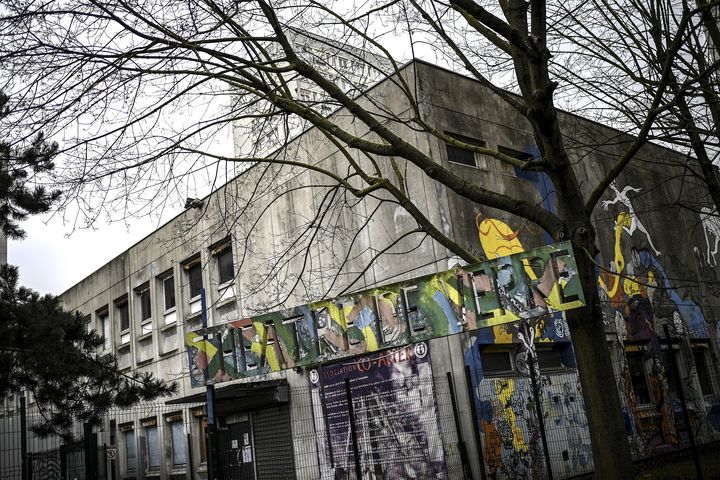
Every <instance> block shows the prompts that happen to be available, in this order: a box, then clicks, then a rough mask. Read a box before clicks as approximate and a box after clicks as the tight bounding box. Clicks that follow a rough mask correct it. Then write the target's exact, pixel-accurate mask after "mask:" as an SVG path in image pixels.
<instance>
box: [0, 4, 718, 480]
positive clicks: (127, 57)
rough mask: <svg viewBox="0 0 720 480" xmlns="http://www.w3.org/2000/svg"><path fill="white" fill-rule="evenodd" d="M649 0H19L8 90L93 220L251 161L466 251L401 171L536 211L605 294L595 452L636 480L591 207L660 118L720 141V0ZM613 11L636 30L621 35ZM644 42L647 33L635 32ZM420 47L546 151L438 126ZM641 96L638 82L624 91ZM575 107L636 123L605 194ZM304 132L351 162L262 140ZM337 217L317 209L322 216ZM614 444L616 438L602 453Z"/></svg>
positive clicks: (318, 221) (7, 9)
mask: <svg viewBox="0 0 720 480" xmlns="http://www.w3.org/2000/svg"><path fill="white" fill-rule="evenodd" d="M651 3H652V5H650V6H648V4H646V2H635V1H632V0H629V1H627V2H619V1H618V3H614V2H609V1H601V0H597V1H596V2H592V4H591V5H590V4H587V2H571V3H568V2H551V3H548V2H545V1H543V0H529V1H525V0H507V1H502V2H497V3H496V2H491V1H475V0H451V1H449V2H441V1H430V0H401V1H397V0H391V1H384V0H379V1H371V2H365V3H362V4H361V5H357V4H348V3H345V2H332V1H315V0H290V1H282V2H281V1H278V2H272V1H267V0H259V1H247V2H234V1H213V0H208V1H191V2H175V1H169V2H168V1H162V2H158V1H144V2H135V1H119V2H110V3H108V2H97V1H94V0H58V1H52V0H50V1H44V2H34V1H27V2H15V1H4V2H1V3H0V5H1V6H0V11H1V12H2V24H1V26H0V45H1V46H0V62H1V65H2V69H3V71H2V85H0V86H1V87H2V88H3V89H4V90H6V91H7V92H8V93H10V94H11V96H12V98H16V99H18V100H17V102H16V104H15V105H14V108H13V109H12V111H11V112H10V115H9V117H8V118H9V119H10V120H12V124H11V125H12V128H20V127H22V128H23V130H22V131H25V132H29V133H28V134H33V133H34V132H37V131H40V130H43V131H45V132H46V133H47V134H48V136H49V137H51V138H57V139H58V140H60V142H61V145H62V146H61V151H60V154H61V155H62V158H63V161H62V163H61V164H59V165H58V168H59V169H60V171H59V172H58V173H59V175H60V178H62V179H63V184H62V186H63V187H64V191H65V197H64V198H65V202H66V207H72V209H74V210H73V211H75V212H78V213H79V215H80V218H81V219H82V220H81V223H87V224H91V223H92V222H94V221H96V219H98V218H101V217H102V216H104V215H108V216H112V215H117V214H120V215H130V214H146V213H148V212H150V211H154V210H157V209H161V208H163V206H164V205H165V202H166V200H167V199H168V198H169V197H172V196H173V195H178V196H183V195H184V194H185V192H187V191H188V184H192V182H197V181H198V178H204V179H205V180H204V181H205V182H207V183H211V184H212V183H213V182H214V181H215V179H216V178H218V176H220V177H222V176H230V175H232V174H233V173H234V172H236V171H239V170H242V169H243V168H245V166H247V165H256V166H257V168H260V169H265V170H263V171H268V172H272V171H273V170H272V168H270V167H268V166H267V165H270V166H277V165H285V166H288V167H293V168H300V169H306V170H309V171H311V172H312V173H313V175H316V176H317V177H318V178H322V179H323V181H324V182H326V185H327V186H328V187H329V190H328V192H329V193H327V195H326V196H325V200H323V202H326V203H324V204H327V205H330V204H333V203H334V202H335V201H336V198H335V197H334V195H336V192H339V191H341V192H343V195H348V196H349V197H351V198H355V199H373V198H375V199H377V198H382V199H383V201H392V202H395V203H396V204H397V205H399V206H401V207H402V208H403V209H404V211H405V212H406V213H407V214H408V215H409V216H410V217H411V218H412V219H413V221H414V222H415V223H416V225H417V227H416V229H413V232H414V231H415V230H416V231H417V232H421V233H423V234H424V235H427V236H429V237H430V238H431V239H432V240H434V241H435V242H437V243H438V244H439V245H442V246H443V247H444V248H446V249H447V250H448V251H449V252H451V253H452V254H453V255H456V256H458V257H461V258H462V259H464V260H466V261H468V262H472V261H476V260H478V258H479V256H478V254H477V253H475V252H472V251H470V250H469V249H467V248H466V247H464V244H463V242H462V241H461V240H460V239H457V238H454V237H453V236H452V235H451V234H448V233H447V232H446V231H445V230H444V229H443V228H442V226H441V225H439V224H437V222H436V221H434V220H433V219H431V218H430V217H429V216H428V215H427V214H426V212H423V211H422V209H421V208H418V206H417V204H416V202H415V201H414V199H413V197H412V196H411V195H409V194H408V190H407V185H406V183H405V182H404V181H403V169H402V167H403V166H404V165H410V166H412V168H414V169H416V170H417V171H418V172H420V173H421V174H422V175H423V176H424V177H425V178H427V179H429V180H432V181H434V182H437V183H438V184H440V185H442V186H443V187H444V188H446V189H447V190H449V191H452V192H454V193H455V194H457V195H459V196H460V197H462V198H464V199H466V200H467V201H470V202H475V203H477V204H481V205H485V206H488V207H492V208H495V209H498V210H501V211H505V212H508V213H511V214H513V215H516V216H518V217H521V218H523V219H525V220H527V221H528V222H531V223H533V224H535V225H538V226H540V227H542V229H544V230H545V231H546V232H548V233H549V235H550V236H551V237H552V238H553V239H555V240H560V239H565V240H567V239H569V240H571V241H572V242H573V245H574V247H575V250H576V251H577V252H583V255H579V256H578V257H579V259H578V268H579V273H580V276H581V278H582V279H583V284H584V287H585V293H586V299H587V300H588V304H589V307H587V308H585V309H583V310H581V311H577V312H573V313H571V314H569V315H568V322H569V325H570V329H571V334H572V337H573V341H574V343H575V346H576V349H575V352H576V355H577V358H578V368H579V372H580V378H581V381H582V386H583V389H584V392H585V398H586V407H587V412H588V419H589V422H590V427H591V437H592V441H593V447H594V448H593V452H594V462H595V466H596V469H597V474H598V475H599V476H600V477H601V478H629V477H630V476H631V463H630V457H629V449H627V448H622V447H621V446H622V445H624V444H626V441H627V440H626V438H625V428H624V424H623V420H622V415H621V408H620V402H619V398H618V395H617V394H616V392H615V391H614V390H613V389H608V388H606V386H607V385H612V384H614V380H613V369H612V366H611V362H610V357H609V353H608V349H607V345H606V344H605V337H604V333H603V332H604V326H603V321H602V314H601V311H600V302H599V299H598V294H597V290H596V274H595V265H594V264H593V262H592V256H593V255H594V254H595V252H596V251H597V247H596V233H595V229H594V227H593V225H592V223H591V215H592V212H593V209H594V208H595V206H596V205H597V203H598V201H599V200H600V198H601V196H602V194H603V193H604V192H605V190H606V189H607V188H608V186H609V185H610V184H611V182H612V181H613V180H614V179H615V178H616V177H617V176H618V175H619V174H620V173H621V172H622V171H623V169H624V168H626V166H627V165H628V164H629V162H631V161H632V159H633V158H634V157H635V156H636V155H637V153H638V152H639V151H640V149H641V148H642V147H643V146H644V145H645V144H646V143H647V142H649V141H650V140H653V139H658V138H663V139H666V140H668V141H671V140H670V136H669V134H668V135H667V136H664V134H663V133H662V132H664V131H665V130H663V129H665V128H671V127H672V128H675V127H676V126H677V125H678V124H682V126H683V127H684V128H685V132H687V135H681V138H682V140H676V139H677V138H679V137H673V140H672V141H682V142H687V144H688V145H692V144H694V140H693V136H692V135H691V133H692V134H699V135H701V138H702V136H703V135H705V136H706V135H709V134H710V130H711V126H712V125H709V124H708V123H707V122H705V121H698V116H697V115H693V114H692V113H693V112H696V111H698V109H699V108H702V107H699V106H697V105H696V103H695V99H696V98H703V99H704V100H703V102H704V103H703V104H704V105H705V106H706V108H708V109H709V108H710V105H711V102H710V101H708V100H707V98H706V97H705V96H706V95H707V94H706V90H707V82H710V81H711V79H714V75H715V74H714V68H715V61H714V60H712V59H711V58H706V57H704V56H702V55H700V56H690V55H691V54H690V53H688V52H690V50H692V49H693V48H694V47H695V46H697V45H699V44H701V43H702V42H703V40H702V38H703V35H704V34H703V30H702V22H706V23H707V19H706V17H707V16H708V15H712V11H711V8H710V5H708V4H706V3H702V4H701V5H699V6H690V5H687V4H685V3H681V2H659V1H658V2H651ZM675 3H677V6H676V5H675ZM654 9H655V10H654ZM636 20H637V21H636ZM608 24H613V25H614V26H620V27H621V28H623V29H624V30H622V31H619V32H618V31H610V30H608ZM300 33H302V34H304V35H316V36H317V37H316V40H317V41H318V42H320V43H323V44H324V46H325V49H319V50H317V49H316V50H313V49H307V48H300V47H298V44H297V42H296V41H295V40H294V39H295V37H296V36H297V35H298V34H300ZM633 36H635V37H638V38H642V39H643V42H644V43H642V44H639V45H636V44H633V45H629V43H632V42H633V41H632V40H630V38H632V37H633ZM323 39H328V40H323ZM629 47H632V48H629ZM327 51H330V52H333V51H335V52H338V51H342V52H345V53H346V57H347V58H346V61H347V62H351V63H353V64H355V67H356V68H355V71H361V72H362V74H361V75H359V76H358V75H350V74H348V73H347V70H346V69H345V66H343V65H338V64H335V63H334V62H333V61H331V60H330V57H329V56H326V53H324V52H327ZM363 51H370V52H372V55H371V56H367V55H364V54H362V53H360V52H363ZM703 52H704V50H703ZM410 54H411V55H417V56H425V57H427V56H432V57H433V60H434V61H436V62H438V63H441V64H443V65H445V66H449V67H451V68H453V69H455V70H458V71H462V72H463V73H465V74H466V75H469V76H470V77H472V78H473V79H474V80H476V81H477V82H479V83H480V85H482V87H483V88H485V89H487V90H488V91H490V92H492V93H493V94H494V95H495V96H497V98H499V99H500V100H501V101H502V102H504V103H505V104H506V105H508V106H509V107H510V108H512V109H513V110H514V111H515V112H516V113H517V114H519V115H521V116H522V117H523V118H524V119H525V120H526V121H527V123H528V125H529V126H530V129H531V131H532V136H533V137H534V143H535V145H536V146H537V148H538V151H539V155H537V156H535V157H534V158H527V159H517V158H515V157H513V156H510V155H507V154H505V153H502V152H500V151H497V150H495V149H491V148H486V147H483V146H479V145H476V144H470V143H467V142H464V141H463V140H461V139H458V138H454V137H451V136H449V135H447V134H446V133H445V132H444V131H441V130H439V129H437V128H436V127H435V126H434V125H432V124H431V123H429V122H428V121H427V119H426V118H425V117H424V116H423V115H422V102H421V99H420V98H418V96H417V89H416V85H415V84H414V83H413V82H412V81H411V79H409V78H408V77H407V76H405V75H403V74H402V72H400V61H399V60H395V58H400V57H402V56H403V55H410ZM381 58H384V59H387V60H384V61H380V60H379V59H381ZM691 58H692V61H691V60H690V59H691ZM702 62H705V63H702ZM578 67H580V68H579V69H578ZM578 71H582V72H584V73H587V75H583V73H578ZM398 72H400V73H398ZM294 79H302V81H303V82H305V83H307V84H310V85H312V91H313V92H316V93H318V95H307V94H304V93H302V92H300V91H298V90H296V89H295V88H293V87H292V82H293V80H294ZM378 79H387V80H388V81H390V82H392V84H393V85H394V88H396V89H397V91H398V92H400V95H401V96H402V97H403V101H404V102H406V104H407V105H408V109H407V110H406V111H404V112H402V113H398V112H396V111H393V110H392V109H391V108H388V106H387V105H386V104H385V103H384V102H383V101H382V99H378V98H374V97H373V96H372V95H361V92H362V91H363V90H364V89H365V88H366V87H367V85H366V84H365V83H366V82H367V83H371V82H373V81H376V80H378ZM600 80H602V81H600ZM626 92H631V95H629V96H628V95H625V96H624V97H621V96H620V93H626ZM688 92H692V93H693V96H692V97H688ZM559 104H560V105H563V106H565V107H572V108H574V109H576V110H578V111H585V112H588V111H591V110H595V111H598V112H600V113H601V114H603V115H605V116H606V117H605V118H609V119H610V120H612V121H613V122H614V123H615V124H616V125H621V124H623V125H630V128H629V130H630V131H631V132H632V133H633V134H635V135H636V138H635V140H634V141H632V142H630V144H629V145H627V146H625V147H624V149H623V151H622V152H621V153H620V154H618V155H615V157H614V158H613V160H612V167H611V168H609V169H608V171H607V172H606V173H605V175H602V176H601V178H600V179H599V180H598V181H597V183H596V184H594V185H591V186H589V188H588V186H587V185H584V186H583V185H581V183H580V181H579V178H578V175H577V172H576V169H575V167H574V163H573V161H571V158H570V155H569V153H568V148H567V145H566V132H565V131H564V130H563V127H562V126H561V123H560V121H559V119H558V116H559V113H558V105H559ZM336 109H340V110H339V111H338V113H337V114H335V115H331V116H328V113H329V112H330V111H334V110H336ZM687 109H689V111H690V113H691V115H690V116H689V117H688V115H686V114H687ZM693 119H694V122H695V123H694V124H692V123H689V122H691V121H693ZM683 122H684V123H683ZM291 125H296V126H299V127H298V128H304V127H306V126H312V127H314V128H315V129H316V130H317V132H319V134H320V135H322V136H323V137H324V138H325V139H326V142H327V144H329V145H333V147H334V148H335V149H337V151H338V152H340V153H341V155H342V156H343V157H344V159H345V163H344V164H343V165H342V166H341V167H338V168H328V167H326V166H323V165H319V164H316V163H313V162H303V161H302V160H298V159H297V158H292V157H291V156H287V155H277V154H274V155H270V154H268V151H267V149H264V148H263V146H262V145H263V140H264V139H265V137H267V136H268V135H270V134H273V135H276V136H277V137H278V138H276V139H275V143H274V144H275V145H280V144H286V145H287V144H288V142H289V136H290V133H291V132H292V130H293V128H292V127H291ZM668 125H669V126H668ZM716 125H717V122H715V127H716ZM233 126H234V127H235V130H236V131H241V132H243V133H242V135H243V137H244V139H245V141H246V142H247V143H248V145H250V148H248V149H246V150H241V151H239V153H238V154H233V153H232V152H231V151H228V149H225V150H223V149H222V146H219V145H218V144H217V138H218V136H219V135H221V134H222V133H223V132H227V130H228V129H230V128H231V127H233ZM279 126H282V127H283V128H278V127H279ZM407 129H409V130H410V131H419V132H425V133H428V134H430V135H432V136H434V137H437V138H438V139H440V140H442V141H445V142H448V143H450V144H452V145H455V146H457V147H460V148H463V149H466V150H469V151H473V152H478V153H481V154H483V155H486V156H487V157H488V158H489V159H491V160H492V161H496V162H500V163H502V164H506V165H510V166H512V167H513V168H518V169H520V170H525V171H538V172H543V173H545V174H546V175H547V176H548V177H549V179H550V181H551V183H552V186H553V188H554V194H555V197H556V203H557V209H556V211H550V210H549V209H547V208H545V207H544V206H543V205H541V204H537V203H534V202H531V201H528V200H526V199H523V198H517V197H513V196H512V195H510V194H506V193H501V192H500V191H498V190H496V189H494V188H493V187H492V186H488V185H480V184H478V183H477V182H470V181H467V179H465V178H463V177H461V176H459V175H457V174H456V173H454V172H453V171H451V170H449V169H447V168H444V167H443V166H442V165H441V164H440V162H439V161H438V160H437V159H436V158H433V155H432V153H431V151H430V150H429V149H428V148H426V147H424V146H422V145H416V144H414V143H413V142H411V141H408V139H407V137H406V136H405V135H403V134H400V133H398V132H401V131H407ZM710 145H711V146H712V143H711V144H710ZM696 153H697V152H696ZM708 185H711V183H708ZM711 186H712V185H711ZM350 208H352V207H350ZM327 221H328V217H326V216H324V214H323V213H318V215H317V216H316V217H314V218H313V219H311V220H309V221H308V222H307V223H308V224H309V225H312V226H317V225H322V224H323V223H324V222H325V223H327ZM303 231H304V232H306V233H305V234H306V235H308V237H307V238H306V241H307V242H308V243H313V242H314V241H316V240H317V237H315V236H313V235H312V229H309V230H308V229H305V230H303ZM399 239H400V238H394V239H392V240H393V241H395V242H397V241H399ZM393 244H394V243H392V242H391V243H390V245H393ZM385 252H386V250H385V249H382V250H381V251H379V252H376V253H377V255H381V254H383V253H385ZM377 255H375V256H373V258H376V256H377ZM339 260H341V261H342V260H343V259H339ZM345 260H347V259H345ZM607 445H613V446H615V447H617V448H613V449H610V448H601V446H607Z"/></svg>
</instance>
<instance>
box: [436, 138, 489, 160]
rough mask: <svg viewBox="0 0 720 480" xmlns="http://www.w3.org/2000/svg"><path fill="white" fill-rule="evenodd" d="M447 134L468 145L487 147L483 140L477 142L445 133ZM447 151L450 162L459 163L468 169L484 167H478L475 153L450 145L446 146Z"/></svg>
mask: <svg viewBox="0 0 720 480" xmlns="http://www.w3.org/2000/svg"><path fill="white" fill-rule="evenodd" d="M445 134H446V135H449V136H451V137H453V138H454V139H456V140H458V141H460V142H463V143H466V144H468V145H474V146H477V147H485V142H483V141H481V140H475V139H473V138H468V137H463V136H461V135H454V134H451V133H449V132H445ZM445 150H446V152H447V158H448V162H452V163H459V164H460V165H466V166H468V167H478V166H479V167H481V168H483V167H484V165H478V162H477V155H475V152H472V151H470V150H465V149H462V148H458V147H456V146H454V145H450V144H449V143H446V144H445Z"/></svg>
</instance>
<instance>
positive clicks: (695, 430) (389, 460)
mask: <svg viewBox="0 0 720 480" xmlns="http://www.w3.org/2000/svg"><path fill="white" fill-rule="evenodd" d="M691 347H692V346H691ZM678 348H679V347H678ZM667 351H669V352H672V349H667ZM638 352H639V353H638V354H637V355H635V350H633V349H629V350H628V351H627V352H626V353H625V355H626V356H627V357H628V359H627V361H626V362H625V363H623V364H622V365H623V368H622V369H621V371H619V372H618V375H617V377H616V382H617V386H618V388H619V389H620V391H621V399H622V402H623V406H624V416H625V423H626V427H627V432H628V439H629V444H630V448H631V450H632V453H633V456H634V458H635V461H636V472H637V477H638V478H643V479H656V478H657V479H660V478H665V479H684V478H688V479H690V478H705V479H712V478H720V450H719V445H720V444H719V443H718V441H720V395H719V393H720V374H719V373H718V371H717V370H716V369H714V368H704V367H703V365H702V363H701V362H702V361H703V360H702V358H701V357H699V356H698V357H697V358H695V359H694V360H695V361H694V362H693V363H692V364H689V362H687V361H686V360H682V361H678V362H677V363H676V364H675V366H673V364H672V363H671V362H672V357H671V356H670V354H668V355H660V356H658V355H655V354H654V353H653V352H652V351H650V350H642V349H639V350H638ZM636 357H637V358H636ZM638 358H639V360H638ZM682 358H683V359H686V358H687V356H684V357H682ZM405 373H406V375H404V376H399V377H398V378H389V379H384V380H382V381H376V382H370V383H363V384H358V383H353V382H351V381H349V382H344V381H340V382H335V383H333V384H332V386H327V385H325V386H323V385H321V384H320V383H317V384H313V383H312V381H310V382H308V383H307V384H306V385H309V386H288V385H285V386H284V387H282V388H276V387H273V388H275V390H268V389H265V390H261V389H257V391H254V390H251V391H247V390H243V391H242V393H241V394H240V393H238V394H237V395H235V394H233V395H228V396H227V397H223V396H219V399H218V404H217V410H216V414H217V427H218V432H219V447H218V458H217V461H218V465H219V468H218V470H217V471H219V472H220V474H219V477H221V478H226V479H240V480H260V479H266V478H271V479H276V478H277V479H332V480H335V479H348V480H350V479H359V478H363V479H381V478H387V479H390V478H417V479H425V478H427V479H430V478H433V479H436V478H447V479H464V478H476V479H481V478H482V479H483V480H485V479H499V478H527V479H530V478H532V479H545V478H573V477H582V476H589V475H591V474H592V472H593V469H594V465H593V455H592V447H591V443H590V432H589V427H588V422H587V418H586V415H585V406H584V401H583V396H582V392H581V389H580V386H579V382H578V377H577V374H576V372H575V371H574V370H572V369H564V370H561V369H558V370H552V369H545V371H542V370H541V369H538V373H536V376H535V382H533V381H532V377H531V376H530V375H529V374H527V373H526V374H524V375H523V374H515V375H506V376H500V375H492V374H485V375H484V376H482V377H479V376H478V375H477V373H476V372H473V373H470V372H468V373H467V375H466V372H463V371H460V372H455V373H454V374H452V375H451V374H446V375H440V376H438V375H437V374H436V375H435V376H434V377H423V376H421V375H418V374H417V372H405ZM466 379H468V380H469V382H468V381H466ZM310 380H311V379H310ZM468 384H469V385H470V388H466V385H468ZM608 388H610V387H608ZM193 401H194V402H195V403H188V404H175V405H168V404H165V403H151V404H145V405H141V406H138V407H135V408H132V409H128V410H122V411H120V410H118V411H113V412H110V413H109V414H108V415H107V418H106V421H105V425H104V426H103V428H102V429H101V431H96V432H94V433H93V436H94V438H92V441H91V442H86V441H82V440H81V441H78V442H74V443H71V444H62V442H61V441H60V440H59V439H44V440H40V439H37V438H35V437H33V436H32V434H31V433H29V430H28V428H29V425H31V424H32V423H34V422H37V421H41V417H39V416H37V414H35V413H33V409H32V406H31V408H30V409H29V413H27V418H26V422H25V423H26V424H27V425H26V434H25V435H23V432H22V428H21V424H22V422H21V419H20V412H13V413H12V414H6V415H4V416H3V417H1V418H0V426H1V427H2V428H1V429H0V478H3V479H18V480H25V479H87V480H91V479H98V480H100V479H111V478H117V479H119V478H133V477H134V478H150V477H156V478H157V477H159V478H163V479H164V478H167V479H173V478H206V475H207V471H208V464H209V463H210V462H211V461H212V458H210V456H209V454H208V449H207V446H208V442H207V432H208V426H207V415H206V414H207V410H206V408H205V406H204V405H203V404H202V403H198V402H197V399H193ZM23 441H24V442H25V447H23V445H22V444H23ZM89 443H92V447H91V448H90V450H88V447H87V446H88V444H89ZM601 448H610V449H614V448H617V446H615V445H604V446H601ZM88 451H90V452H91V453H90V455H89V456H88V454H87V452H88ZM23 452H25V455H24V456H23ZM88 458H90V462H88V461H87V460H88ZM89 463H90V464H89ZM88 472H89V473H88ZM23 475H24V476H23Z"/></svg>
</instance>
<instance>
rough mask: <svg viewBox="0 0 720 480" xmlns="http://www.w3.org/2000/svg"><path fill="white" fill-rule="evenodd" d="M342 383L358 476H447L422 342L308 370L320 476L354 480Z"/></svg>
mask: <svg viewBox="0 0 720 480" xmlns="http://www.w3.org/2000/svg"><path fill="white" fill-rule="evenodd" d="M346 378H347V379H349V380H350V386H351V395H352V399H353V409H354V417H355V428H356V439H357V445H358V451H359V456H360V466H361V471H362V478H375V479H397V478H413V479H418V480H421V479H422V480H424V479H428V480H429V479H433V480H436V479H447V477H448V476H447V469H446V467H445V459H444V453H443V445H442V439H441V436H440V429H439V426H438V415H437V406H436V404H435V392H434V387H433V378H432V367H431V365H430V351H429V345H428V344H427V343H425V342H420V343H416V344H412V345H408V346H406V347H401V348H395V349H392V350H385V351H382V352H376V353H373V354H370V355H365V356H362V357H356V358H353V359H348V360H345V361H342V362H339V363H334V364H332V365H324V366H321V367H319V368H317V369H314V370H311V371H310V373H309V380H310V392H311V395H312V408H313V415H314V419H315V432H316V441H317V448H318V457H319V460H320V462H319V463H320V469H321V476H322V478H323V479H331V480H344V479H348V480H349V479H355V478H356V476H355V463H354V457H353V445H352V437H351V428H350V417H349V415H348V402H347V395H346V388H345V379H346Z"/></svg>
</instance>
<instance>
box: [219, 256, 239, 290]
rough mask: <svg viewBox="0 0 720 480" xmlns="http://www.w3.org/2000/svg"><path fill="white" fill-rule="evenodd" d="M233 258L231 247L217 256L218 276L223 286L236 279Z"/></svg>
mask: <svg viewBox="0 0 720 480" xmlns="http://www.w3.org/2000/svg"><path fill="white" fill-rule="evenodd" d="M232 257H233V255H232V248H231V247H228V248H226V249H225V250H223V251H222V252H220V253H218V254H217V264H218V274H219V280H220V284H221V285H222V284H223V283H227V282H231V281H232V280H234V279H235V267H234V266H233V258H232Z"/></svg>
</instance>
